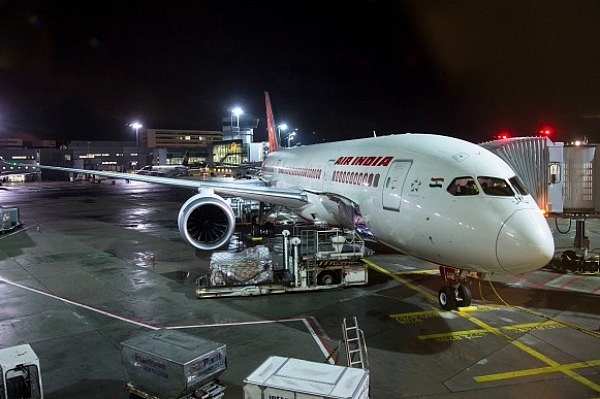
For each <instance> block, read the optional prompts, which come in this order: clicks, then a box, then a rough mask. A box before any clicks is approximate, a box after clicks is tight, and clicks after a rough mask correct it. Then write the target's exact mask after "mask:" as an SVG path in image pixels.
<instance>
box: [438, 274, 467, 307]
mask: <svg viewBox="0 0 600 399" xmlns="http://www.w3.org/2000/svg"><path fill="white" fill-rule="evenodd" d="M440 274H441V276H442V278H443V279H444V280H445V281H446V282H447V283H448V285H446V286H444V287H442V288H440V290H439V291H438V302H439V303H440V306H441V307H442V309H444V310H456V309H458V308H459V307H465V306H471V301H472V296H471V290H470V289H469V287H468V286H467V285H466V284H463V283H461V281H465V280H466V276H467V274H468V273H467V272H464V271H461V270H459V269H455V268H453V267H448V266H440Z"/></svg>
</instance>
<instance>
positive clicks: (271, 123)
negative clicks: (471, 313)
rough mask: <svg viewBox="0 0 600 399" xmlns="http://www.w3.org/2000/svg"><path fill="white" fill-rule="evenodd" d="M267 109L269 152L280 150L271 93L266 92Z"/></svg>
mask: <svg viewBox="0 0 600 399" xmlns="http://www.w3.org/2000/svg"><path fill="white" fill-rule="evenodd" d="M265 107H266V108H267V137H268V140H269V152H273V151H277V150H279V142H278V140H277V134H275V118H273V109H272V108H271V99H270V98H269V92H268V91H265Z"/></svg>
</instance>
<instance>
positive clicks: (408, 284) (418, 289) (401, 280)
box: [362, 258, 437, 303]
mask: <svg viewBox="0 0 600 399" xmlns="http://www.w3.org/2000/svg"><path fill="white" fill-rule="evenodd" d="M362 261H363V262H365V263H366V264H367V265H369V266H370V267H372V268H373V269H375V270H377V271H378V272H380V273H383V274H385V275H386V276H389V277H391V278H393V279H394V280H396V281H398V282H399V283H401V284H402V285H404V286H406V287H408V288H410V289H411V290H413V291H416V292H418V293H419V294H421V295H423V296H424V297H425V298H427V299H429V300H431V301H433V302H436V303H437V296H435V295H433V294H431V292H429V291H427V290H425V289H423V288H421V287H419V286H417V285H415V284H413V283H412V282H411V281H409V280H407V279H405V278H403V277H400V276H398V275H397V274H396V273H392V272H390V271H389V270H386V269H384V268H383V267H381V266H379V265H378V264H375V263H373V262H371V261H370V260H368V259H365V258H363V259H362Z"/></svg>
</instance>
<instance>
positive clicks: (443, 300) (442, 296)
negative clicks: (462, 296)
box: [438, 285, 457, 310]
mask: <svg viewBox="0 0 600 399" xmlns="http://www.w3.org/2000/svg"><path fill="white" fill-rule="evenodd" d="M438 302H439V303H440V306H441V307H442V309H444V310H456V309H457V306H456V298H455V297H454V288H452V287H450V286H448V285H446V286H444V287H442V288H440V290H439V291H438Z"/></svg>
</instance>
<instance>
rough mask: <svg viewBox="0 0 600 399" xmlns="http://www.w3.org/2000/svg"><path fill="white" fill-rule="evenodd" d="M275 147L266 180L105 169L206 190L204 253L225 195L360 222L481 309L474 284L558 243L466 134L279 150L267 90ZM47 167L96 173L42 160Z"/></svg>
mask: <svg viewBox="0 0 600 399" xmlns="http://www.w3.org/2000/svg"><path fill="white" fill-rule="evenodd" d="M265 105H266V114H267V133H268V140H269V150H270V152H269V153H268V154H267V155H266V156H265V159H264V161H263V163H262V167H261V177H260V179H261V180H260V181H258V183H256V184H241V182H240V183H227V182H212V183H211V182H210V181H197V180H189V179H172V178H167V177H162V176H145V175H140V174H135V175H132V174H123V173H116V172H99V171H98V172H97V171H94V173H97V174H99V175H105V176H107V177H112V178H121V179H131V180H137V181H145V182H149V183H158V184H166V185H171V186H178V187H188V188H194V189H197V190H198V193H197V194H195V195H193V196H192V197H191V198H189V199H188V200H187V201H186V202H185V203H184V204H183V205H182V207H181V209H180V211H179V214H178V218H177V222H178V228H179V231H180V234H181V236H182V237H183V239H184V240H185V241H186V242H187V243H188V244H190V245H191V246H193V247H195V248H197V249H200V250H215V249H218V248H220V247H221V246H223V245H225V244H226V243H227V242H228V240H229V238H230V237H231V235H232V234H233V233H234V229H235V217H234V213H233V211H232V208H231V206H230V205H229V204H228V201H227V200H226V199H225V198H224V197H227V196H236V197H244V198H248V199H253V200H257V201H262V202H266V203H271V204H273V205H280V206H283V207H286V208H288V209H290V210H292V211H293V212H295V213H296V214H297V215H299V216H300V217H302V218H303V219H307V220H310V221H321V222H326V223H327V224H329V225H334V226H338V227H344V228H350V229H354V228H356V227H357V223H358V221H360V224H361V227H362V228H363V230H364V229H367V230H368V233H369V234H370V235H371V236H372V237H373V238H374V239H376V240H377V241H378V242H380V243H382V244H384V245H386V246H388V247H390V248H392V249H394V250H396V251H398V252H401V253H404V254H408V255H411V256H413V257H416V258H420V259H424V260H427V261H429V262H432V263H435V264H437V265H439V269H440V274H441V276H442V278H443V279H444V280H445V282H446V284H445V285H444V286H443V287H442V288H440V290H439V292H438V300H439V305H440V306H441V307H442V308H443V309H445V310H455V309H458V308H459V307H465V306H469V305H471V301H472V296H471V292H470V289H469V287H468V285H467V284H466V283H465V282H466V281H467V280H468V279H469V278H471V277H482V276H483V275H485V274H494V273H495V274H505V275H517V274H523V273H526V272H529V271H533V270H537V269H539V268H541V267H543V266H545V265H546V264H547V263H548V262H549V261H550V260H551V259H552V257H553V256H554V240H553V237H552V234H551V231H550V228H549V226H548V223H547V222H546V219H545V217H544V215H543V213H542V211H541V210H540V209H539V208H538V206H537V204H536V202H535V201H534V199H533V198H532V196H531V195H530V194H529V193H528V192H527V191H526V189H525V188H524V185H523V183H522V182H521V180H520V179H519V177H518V176H517V175H516V173H515V172H514V171H513V170H512V169H511V167H510V166H509V165H508V164H507V163H505V162H504V161H503V160H502V159H500V158H499V157H498V156H496V155H495V154H493V153H492V152H490V151H488V150H486V149H485V148H483V147H481V146H479V145H476V144H474V143H470V142H467V141H464V140H462V139H458V138H453V137H447V136H442V135H435V134H422V133H418V134H413V133H405V134H396V135H387V136H381V135H377V136H374V137H367V138H360V139H352V140H344V141H338V142H329V143H320V144H314V145H305V146H298V147H292V148H279V144H278V142H277V135H276V134H275V123H274V118H273V112H272V109H271V102H270V97H269V93H268V92H265ZM39 167H40V168H43V169H52V170H59V171H65V172H77V173H86V172H89V171H86V170H79V169H72V168H65V167H57V166H46V165H39Z"/></svg>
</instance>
